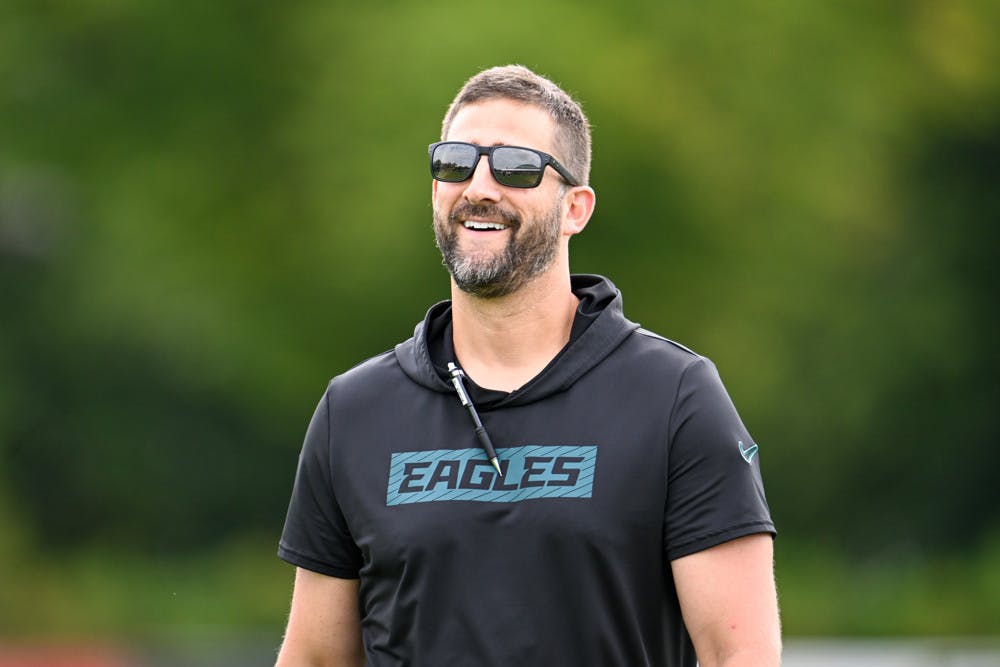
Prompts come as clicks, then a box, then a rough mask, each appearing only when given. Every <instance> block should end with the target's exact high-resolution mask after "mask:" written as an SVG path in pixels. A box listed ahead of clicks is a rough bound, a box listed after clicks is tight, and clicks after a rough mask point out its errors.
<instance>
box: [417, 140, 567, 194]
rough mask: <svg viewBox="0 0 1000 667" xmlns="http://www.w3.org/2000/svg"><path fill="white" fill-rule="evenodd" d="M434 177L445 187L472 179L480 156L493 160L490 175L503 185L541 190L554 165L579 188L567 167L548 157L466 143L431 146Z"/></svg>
mask: <svg viewBox="0 0 1000 667" xmlns="http://www.w3.org/2000/svg"><path fill="white" fill-rule="evenodd" d="M429 150H430V154H431V176H432V177H433V178H434V180H437V181H444V182H445V183H461V182H462V181H467V180H469V179H470V178H472V172H474V171H475V170H476V165H478V164H479V158H480V156H483V155H486V156H489V161H490V172H491V173H492V174H493V178H495V179H496V181H497V183H499V184H500V185H506V186H508V187H512V188H537V187H538V185H539V183H541V182H542V176H544V175H545V166H546V165H551V166H552V168H553V169H555V170H556V172H557V173H558V174H559V175H560V176H562V177H563V178H564V179H566V182H567V183H569V184H570V185H573V186H576V185H579V183H577V181H576V179H575V178H573V177H572V176H571V175H570V173H569V171H567V170H566V167H564V166H562V165H561V164H559V161H558V160H556V159H555V158H554V157H552V156H551V155H549V154H548V153H543V152H542V151H536V150H535V149H533V148H523V147H521V146H477V145H476V144H467V143H465V142H464V141H439V142H437V143H434V144H431V145H430V148H429Z"/></svg>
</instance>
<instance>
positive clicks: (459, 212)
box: [448, 203, 521, 227]
mask: <svg viewBox="0 0 1000 667" xmlns="http://www.w3.org/2000/svg"><path fill="white" fill-rule="evenodd" d="M469 218H488V219H493V220H496V219H499V220H501V221H503V222H504V223H505V224H507V225H510V226H511V227H516V226H519V225H520V224H521V218H520V217H519V216H518V215H516V214H515V213H512V212H511V211H508V210H506V209H503V208H500V207H499V206H496V205H494V204H469V203H461V204H458V205H456V206H455V208H453V209H452V210H451V213H450V214H449V215H448V222H458V221H459V220H467V219H469Z"/></svg>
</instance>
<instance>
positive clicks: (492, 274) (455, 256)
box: [434, 200, 561, 299]
mask: <svg viewBox="0 0 1000 667" xmlns="http://www.w3.org/2000/svg"><path fill="white" fill-rule="evenodd" d="M560 206H561V200H557V201H556V203H555V206H553V207H552V209H551V210H550V211H549V212H548V213H547V214H545V215H543V216H542V217H539V218H536V219H533V220H531V221H530V222H529V223H528V224H526V225H525V224H523V222H522V220H521V219H520V218H518V217H517V216H515V215H514V214H512V213H509V212H507V211H504V210H503V209H501V208H499V207H497V206H478V205H471V204H466V205H464V206H463V205H458V206H456V207H455V209H454V210H453V211H452V212H451V215H450V216H448V218H445V217H444V216H443V215H442V214H441V213H439V212H438V211H437V210H436V209H435V211H434V238H435V241H436V242H437V247H438V250H440V251H441V259H442V263H443V264H444V266H445V268H446V269H448V273H450V274H451V277H452V278H453V279H454V281H455V284H456V285H457V286H458V288H459V289H460V290H462V291H463V292H465V293H467V294H471V295H473V296H477V297H480V298H483V299H495V298H497V297H501V296H506V295H508V294H511V293H513V292H515V291H517V290H518V289H520V288H521V287H523V286H524V285H525V284H526V283H527V282H528V281H530V280H531V279H532V278H534V277H535V276H537V275H539V274H540V273H542V272H543V271H545V269H547V268H549V266H551V265H552V261H553V260H554V259H555V256H556V251H557V250H558V249H559V230H560V226H561V225H560V222H561V221H560V214H559V209H560ZM469 217H485V218H494V219H495V218H497V217H499V218H500V219H502V220H503V221H504V222H505V223H507V224H508V225H510V227H511V229H510V232H511V233H510V238H509V240H508V241H507V245H506V246H505V247H504V248H503V250H501V251H499V252H497V253H494V254H493V255H491V256H489V257H481V256H480V257H475V256H470V255H463V254H462V252H461V250H460V249H459V247H458V229H457V228H456V227H457V224H459V223H457V222H456V221H457V220H458V219H460V218H469Z"/></svg>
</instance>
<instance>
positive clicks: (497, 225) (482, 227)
mask: <svg viewBox="0 0 1000 667" xmlns="http://www.w3.org/2000/svg"><path fill="white" fill-rule="evenodd" d="M462 225H463V226H464V227H465V228H466V229H472V230H475V231H477V232H489V231H502V230H504V229H507V225H505V224H503V223H502V222H483V221H481V220H465V221H463V222H462Z"/></svg>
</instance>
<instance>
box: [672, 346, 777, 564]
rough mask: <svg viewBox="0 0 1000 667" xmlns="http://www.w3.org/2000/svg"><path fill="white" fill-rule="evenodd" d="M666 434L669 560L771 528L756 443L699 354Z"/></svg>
mask: <svg viewBox="0 0 1000 667" xmlns="http://www.w3.org/2000/svg"><path fill="white" fill-rule="evenodd" d="M669 437H670V443H669V449H668V454H667V457H668V459H667V476H668V478H667V504H666V509H665V512H664V522H663V532H664V545H665V549H666V554H667V558H668V559H669V560H674V559H677V558H680V557H682V556H687V555H689V554H692V553H695V552H698V551H702V550H703V549H708V548H709V547H713V546H715V545H717V544H721V543H723V542H727V541H729V540H733V539H736V538H738V537H743V536H745V535H751V534H754V533H771V534H772V535H774V534H775V529H774V523H773V522H772V521H771V515H770V510H769V509H768V506H767V500H766V498H765V497H764V484H763V481H762V479H761V473H760V459H761V455H760V453H759V449H758V446H757V444H756V443H755V442H754V441H753V439H752V438H751V437H750V434H749V432H748V431H747V429H746V427H745V426H744V425H743V422H742V421H741V420H740V417H739V415H738V414H737V412H736V408H735V407H734V406H733V402H732V400H731V399H730V398H729V394H728V393H727V392H726V389H725V387H724V386H723V384H722V380H721V379H720V378H719V374H718V372H717V371H716V368H715V365H714V364H712V362H711V361H709V360H708V359H705V358H704V357H698V358H697V359H696V360H695V361H693V362H692V363H691V364H690V365H689V366H688V367H687V368H686V369H685V370H684V373H683V374H682V376H681V379H680V383H679V387H678V394H677V397H676V403H675V405H674V408H673V411H672V414H671V418H670V425H669Z"/></svg>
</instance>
